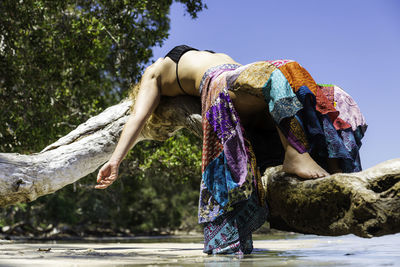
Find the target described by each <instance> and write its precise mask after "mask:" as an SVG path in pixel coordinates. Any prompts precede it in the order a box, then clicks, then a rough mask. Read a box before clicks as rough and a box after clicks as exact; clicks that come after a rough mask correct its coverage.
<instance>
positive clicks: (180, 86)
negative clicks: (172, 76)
mask: <svg viewBox="0 0 400 267" xmlns="http://www.w3.org/2000/svg"><path fill="white" fill-rule="evenodd" d="M175 64H176V81H177V82H178V85H179V88H181V91H182V92H183V93H184V94H185V95H190V94H188V93H187V92H186V91H185V90H184V89H183V87H182V84H181V82H180V81H179V76H178V65H179V64H178V63H175Z"/></svg>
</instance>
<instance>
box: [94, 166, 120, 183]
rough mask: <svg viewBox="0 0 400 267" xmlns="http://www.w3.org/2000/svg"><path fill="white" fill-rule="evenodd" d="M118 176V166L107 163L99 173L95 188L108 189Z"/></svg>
mask: <svg viewBox="0 0 400 267" xmlns="http://www.w3.org/2000/svg"><path fill="white" fill-rule="evenodd" d="M117 178H118V166H114V165H112V164H110V163H108V162H107V163H106V164H104V165H103V167H102V168H101V169H100V170H99V173H98V174H97V183H98V185H96V186H95V187H94V188H96V189H106V188H107V187H108V186H110V185H111V184H112V183H113V182H114V181H115V180H117Z"/></svg>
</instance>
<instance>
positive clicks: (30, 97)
mask: <svg viewBox="0 0 400 267" xmlns="http://www.w3.org/2000/svg"><path fill="white" fill-rule="evenodd" d="M172 2H173V1H172V0H157V1H156V0H121V1H105V0H66V1H46V0H19V1H15V0H2V1H0V14H1V16H0V107H1V109H0V151H1V152H18V153H31V152H37V151H39V150H41V149H42V148H44V147H45V146H46V145H48V144H50V143H51V142H53V141H55V140H56V139H58V138H59V137H61V136H64V135H65V134H66V133H68V132H69V131H71V130H72V129H74V128H75V127H76V126H77V125H79V124H80V123H82V122H84V121H85V120H87V119H88V118H89V117H91V116H92V115H94V114H98V113H99V112H100V111H102V110H103V109H105V108H106V107H108V106H109V105H112V104H115V103H117V102H118V101H120V100H121V99H122V98H123V97H125V96H126V95H127V90H128V88H129V85H130V83H132V82H136V81H137V80H138V78H139V77H140V74H141V73H142V71H143V68H144V66H145V65H147V64H148V63H149V60H150V58H151V57H152V50H151V49H152V47H154V46H156V45H161V44H162V43H163V40H165V39H166V38H167V37H168V30H169V22H170V21H169V17H168V15H169V9H170V6H171V4H172ZM176 2H180V3H182V4H183V5H185V6H186V10H187V12H188V14H189V15H190V16H191V17H192V18H196V16H197V13H198V12H200V11H201V10H202V9H203V8H205V5H204V4H203V3H202V1H201V0H176ZM199 147H200V145H199V143H198V141H196V140H195V138H194V137H193V136H190V135H189V134H188V133H185V134H179V135H178V136H177V137H176V138H172V139H170V140H168V141H167V142H165V144H158V143H157V144H156V143H145V144H140V145H138V146H137V148H135V149H134V151H132V153H131V155H130V156H129V158H128V160H126V161H124V162H123V164H122V165H121V167H120V173H121V174H120V179H119V181H118V182H117V183H116V184H114V185H113V186H112V187H111V188H110V189H107V190H104V191H99V190H94V189H93V186H94V182H95V174H92V175H89V176H88V177H86V178H84V179H82V180H80V181H78V182H77V183H75V184H74V185H70V186H67V187H65V188H63V189H62V190H60V191H59V192H57V193H55V194H51V195H48V196H45V197H42V198H39V199H38V200H37V201H35V202H33V203H28V204H19V205H15V206H13V207H8V208H5V209H0V215H1V217H0V226H4V225H7V224H13V223H15V222H19V221H24V222H26V223H28V224H29V225H32V227H33V226H40V227H43V226H44V225H47V224H53V225H58V224H68V225H94V226H102V227H113V228H115V227H127V228H130V229H132V230H134V231H151V230H154V229H166V230H168V229H173V228H177V227H181V226H182V225H183V226H185V225H186V227H192V226H193V225H194V222H195V216H196V212H195V210H196V208H197V199H198V184H199V177H200V168H199V165H200V163H199V162H200V153H201V152H200V150H199ZM189 214H190V215H191V217H190V216H189Z"/></svg>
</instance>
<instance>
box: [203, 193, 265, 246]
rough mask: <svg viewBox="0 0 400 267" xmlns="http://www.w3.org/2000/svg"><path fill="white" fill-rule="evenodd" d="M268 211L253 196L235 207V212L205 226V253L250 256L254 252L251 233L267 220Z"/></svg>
mask: <svg viewBox="0 0 400 267" xmlns="http://www.w3.org/2000/svg"><path fill="white" fill-rule="evenodd" d="M267 214H268V210H267V209H266V207H261V206H260V205H259V204H258V201H257V199H256V197H255V196H254V195H253V196H252V197H251V198H250V199H249V200H248V201H245V202H241V203H239V204H237V205H236V206H235V209H234V211H231V212H229V213H227V214H226V215H223V216H220V217H218V218H217V219H216V220H215V221H213V222H210V223H206V224H205V225H204V253H207V254H249V253H251V251H252V250H253V240H252V236H251V233H252V232H253V231H255V230H256V229H258V228H259V227H260V226H261V225H263V224H264V222H265V221H266V220H267Z"/></svg>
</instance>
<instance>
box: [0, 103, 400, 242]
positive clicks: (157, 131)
mask: <svg viewBox="0 0 400 267" xmlns="http://www.w3.org/2000/svg"><path fill="white" fill-rule="evenodd" d="M130 104H131V102H130V101H129V100H125V101H123V102H121V103H120V104H118V105H115V106H113V107H110V108H108V109H107V110H105V111H104V112H103V113H101V114H99V115H97V116H95V117H92V118H91V119H89V120H88V121H87V122H85V123H83V124H81V125H80V126H79V127H77V128H76V129H75V130H74V131H72V132H70V133H69V134H68V135H66V136H65V137H63V138H61V139H59V140H58V141H57V142H55V143H53V144H51V145H49V146H48V147H46V148H45V149H44V150H42V151H41V152H40V153H37V154H33V155H19V154H6V153H0V181H1V182H0V206H6V205H10V204H15V203H18V202H27V201H33V200H35V199H37V198H38V197H40V196H42V195H46V194H50V193H53V192H55V191H56V190H58V189H60V188H62V187H64V186H66V185H68V184H71V183H73V182H75V181H77V180H78V179H80V178H82V177H84V176H86V175H87V174H89V173H92V172H94V171H95V170H96V169H97V168H98V167H99V166H100V165H102V164H103V163H104V162H106V161H107V159H108V158H109V157H110V156H111V153H112V151H113V150H114V148H115V145H116V142H117V140H118V137H119V135H120V133H121V130H122V127H123V125H124V124H125V122H126V120H127V117H128V115H129V106H130ZM183 127H184V128H188V129H189V130H190V131H192V132H193V133H195V134H196V135H198V136H199V137H201V136H202V127H201V116H200V103H199V101H198V100H197V99H196V98H193V97H189V96H182V97H176V98H167V97H165V98H163V99H162V102H161V103H160V105H159V107H158V108H157V110H156V111H155V113H154V114H153V116H152V117H151V119H150V120H149V122H148V123H147V124H146V126H145V127H144V129H143V130H142V132H141V134H140V137H139V138H138V140H137V142H140V141H142V140H146V139H148V140H165V139H166V138H168V137H170V136H171V135H173V134H174V133H175V132H176V131H177V130H179V129H181V128H183ZM263 182H264V183H265V186H266V189H267V199H268V204H269V208H270V213H271V218H270V220H271V225H272V227H274V228H277V229H283V230H291V231H296V232H302V233H314V234H320V235H342V234H348V233H354V234H356V235H359V236H363V237H371V236H380V235H385V234H391V233H396V232H400V223H399V222H400V201H399V200H400V160H399V159H398V160H392V161H388V162H385V163H382V164H379V165H377V166H375V167H373V168H371V169H368V170H366V171H363V172H360V173H355V174H335V175H332V176H329V177H326V178H321V179H316V180H300V179H298V178H297V177H295V176H292V175H287V174H284V173H282V172H281V171H280V167H279V166H278V167H273V168H269V169H267V171H266V173H265V175H264V177H263Z"/></svg>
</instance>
